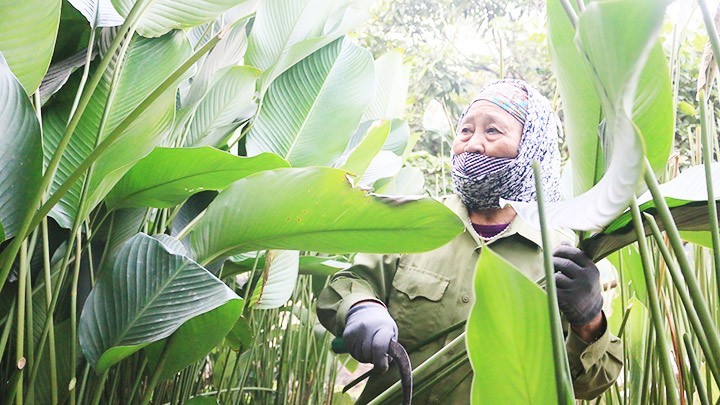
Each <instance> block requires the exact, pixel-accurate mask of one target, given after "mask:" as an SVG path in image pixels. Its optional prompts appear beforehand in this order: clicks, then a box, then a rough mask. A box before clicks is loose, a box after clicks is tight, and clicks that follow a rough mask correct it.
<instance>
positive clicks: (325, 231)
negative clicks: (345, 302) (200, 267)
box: [202, 226, 435, 264]
mask: <svg viewBox="0 0 720 405" xmlns="http://www.w3.org/2000/svg"><path fill="white" fill-rule="evenodd" d="M427 229H435V227H430V226H425V227H417V228H397V227H389V228H349V229H348V228H343V229H329V230H318V231H305V232H297V233H292V234H287V233H285V234H283V235H279V236H274V237H267V238H259V239H253V240H250V241H247V242H244V243H242V245H239V244H236V245H235V246H234V247H231V248H225V249H221V250H219V251H218V252H217V253H216V254H214V255H212V256H208V257H207V258H205V259H204V260H202V264H207V263H210V262H212V261H213V260H215V259H217V258H218V257H220V256H222V255H224V254H225V253H227V252H229V251H232V250H234V249H237V246H243V245H250V244H254V243H257V242H259V241H273V240H277V239H282V238H285V237H288V236H292V237H297V236H304V235H314V234H320V233H337V232H351V233H353V232H364V233H367V232H388V231H395V232H397V231H398V230H404V231H406V232H407V231H423V230H427ZM277 250H292V249H277ZM415 252H416V253H417V252H420V251H415ZM408 253H412V252H408Z"/></svg>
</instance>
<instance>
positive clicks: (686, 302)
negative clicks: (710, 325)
mask: <svg viewBox="0 0 720 405" xmlns="http://www.w3.org/2000/svg"><path fill="white" fill-rule="evenodd" d="M644 217H645V220H646V221H647V222H648V224H649V225H650V229H651V230H652V234H653V236H654V237H655V240H656V241H657V245H658V249H659V250H660V254H661V255H662V256H663V259H665V264H666V265H667V269H668V271H669V272H670V277H671V278H672V281H673V283H674V284H675V289H676V290H677V292H678V295H679V296H680V301H681V302H682V304H683V306H684V307H685V313H686V315H687V317H688V320H689V321H690V325H691V326H692V328H693V330H694V331H695V337H696V338H697V340H698V343H700V348H702V350H703V352H704V353H705V358H706V359H707V363H708V369H710V371H711V372H712V375H713V377H714V378H715V381H716V382H718V383H720V370H719V369H718V367H717V361H716V360H715V359H716V358H717V357H716V355H715V354H714V353H713V351H712V349H711V347H710V345H709V343H708V338H707V335H706V334H705V329H704V327H703V324H702V323H701V322H700V319H699V318H698V314H697V312H696V311H695V308H694V307H693V304H692V298H691V297H690V294H689V293H688V290H687V287H686V286H685V281H684V280H683V277H682V274H681V273H680V270H679V269H678V265H677V261H675V260H674V259H673V258H672V256H671V255H670V249H668V247H667V246H666V245H665V243H663V237H662V234H661V232H660V228H659V227H658V225H657V222H656V221H655V218H653V216H652V215H649V214H644Z"/></svg>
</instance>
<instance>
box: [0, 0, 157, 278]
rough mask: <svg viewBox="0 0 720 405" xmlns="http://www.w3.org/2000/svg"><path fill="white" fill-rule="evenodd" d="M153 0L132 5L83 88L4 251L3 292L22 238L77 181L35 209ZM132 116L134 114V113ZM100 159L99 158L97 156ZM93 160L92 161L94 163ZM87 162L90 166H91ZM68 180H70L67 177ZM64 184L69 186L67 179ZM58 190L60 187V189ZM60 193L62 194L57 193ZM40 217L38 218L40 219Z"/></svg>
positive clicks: (1, 270) (140, 0)
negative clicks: (110, 67)
mask: <svg viewBox="0 0 720 405" xmlns="http://www.w3.org/2000/svg"><path fill="white" fill-rule="evenodd" d="M152 1H153V0H138V1H137V2H136V3H135V5H134V6H133V8H132V10H130V13H129V14H128V16H127V17H126V18H125V23H123V25H122V26H121V27H120V30H119V31H118V33H117V36H116V37H115V39H114V40H113V42H112V44H111V45H110V48H108V52H107V54H106V55H105V57H104V58H102V60H101V61H100V64H99V65H98V68H97V71H95V73H94V74H93V77H92V79H91V80H90V82H89V83H88V86H87V88H85V89H83V96H82V98H81V99H80V101H79V103H78V107H77V111H76V112H75V114H74V115H73V116H72V118H71V119H70V121H69V122H68V125H67V127H66V129H65V133H64V134H63V137H62V139H61V140H60V142H59V143H58V146H57V148H56V149H55V152H54V154H53V157H52V159H51V160H50V163H48V166H47V169H46V171H45V174H44V175H43V177H42V180H41V181H40V186H39V187H38V189H37V193H36V195H35V196H34V197H33V200H32V201H31V202H30V204H29V205H28V209H27V211H26V213H25V216H24V217H23V220H22V222H21V225H20V227H19V229H18V232H17V234H16V235H15V238H14V239H13V241H12V242H11V243H10V245H9V246H8V247H7V248H6V249H5V250H4V251H3V253H2V260H0V261H2V262H3V266H2V268H0V292H2V289H3V287H4V285H5V281H7V277H8V274H10V268H11V266H12V263H13V262H14V261H15V257H16V256H17V253H18V251H19V249H20V244H21V243H22V241H23V240H25V238H26V237H27V235H28V234H29V232H30V230H31V229H33V228H35V227H36V226H37V225H38V223H39V222H40V220H41V219H42V218H43V217H45V216H46V215H47V213H48V212H50V209H51V208H52V207H53V206H54V205H55V204H56V203H57V201H59V200H60V198H61V197H62V195H64V194H65V193H66V192H67V189H69V188H70V187H69V186H72V185H73V184H74V182H75V181H77V178H75V179H74V180H72V182H70V183H69V186H68V187H67V189H66V190H65V191H64V192H62V193H61V194H62V195H60V196H58V198H57V199H56V200H55V201H54V202H53V203H52V204H50V205H49V206H48V207H46V210H45V212H43V210H42V209H41V210H40V211H39V212H37V211H35V209H36V208H37V207H38V206H40V204H41V203H42V200H43V197H44V196H45V191H46V190H47V189H48V187H49V186H50V184H52V181H53V179H54V177H55V172H56V170H57V167H58V165H59V164H60V159H61V158H62V155H63V153H64V152H65V148H67V145H68V144H69V143H70V139H71V137H72V134H73V132H75V128H76V127H77V125H78V123H79V122H80V117H81V116H82V114H83V113H84V112H85V109H86V108H87V106H88V104H89V103H90V98H91V97H92V94H93V93H94V92H95V89H96V88H97V86H98V85H99V84H100V80H101V79H102V76H103V74H104V73H105V70H106V69H107V67H108V65H109V64H110V62H111V61H112V56H113V55H114V54H115V51H116V50H117V48H118V47H119V46H120V41H121V40H122V38H123V37H124V36H125V34H127V33H128V31H129V30H130V28H131V27H134V26H135V24H137V22H138V21H139V19H140V17H141V15H142V13H143V12H144V11H145V9H146V8H147V6H148V5H149V4H150V3H152ZM131 115H132V114H131ZM95 159H97V157H95ZM93 162H94V160H93V161H92V162H89V163H90V164H92V163H93ZM90 164H88V167H89V166H90ZM86 169H87V167H86V168H84V169H83V170H82V171H81V172H80V173H82V172H84V171H85V170H86ZM68 180H69V179H68ZM64 185H68V183H67V182H66V183H65V184H64ZM58 191H59V190H58ZM55 194H59V193H57V192H56V193H55ZM46 205H47V202H46V203H45V204H43V206H42V207H44V206H46ZM42 207H41V208H42ZM38 217H39V218H38Z"/></svg>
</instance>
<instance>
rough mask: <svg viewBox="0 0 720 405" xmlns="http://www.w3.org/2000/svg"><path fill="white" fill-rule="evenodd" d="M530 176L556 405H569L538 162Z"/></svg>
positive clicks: (568, 381)
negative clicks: (540, 237) (548, 324)
mask: <svg viewBox="0 0 720 405" xmlns="http://www.w3.org/2000/svg"><path fill="white" fill-rule="evenodd" d="M532 166H533V175H534V177H535V193H536V194H537V205H538V213H539V214H540V233H541V235H542V243H543V265H544V267H545V291H547V297H548V300H547V302H548V312H549V314H550V335H551V337H552V345H553V359H554V360H555V384H556V387H555V388H556V390H557V397H558V403H568V404H571V403H573V401H574V398H575V394H574V393H573V388H572V379H571V378H570V365H569V363H568V358H567V352H566V351H565V340H564V338H563V332H562V324H561V323H560V309H559V307H558V301H557V288H556V286H555V276H554V273H555V267H554V266H553V262H552V246H551V245H550V229H549V227H548V224H547V217H546V214H545V195H544V194H543V189H542V176H541V174H540V163H539V162H537V161H533V164H532Z"/></svg>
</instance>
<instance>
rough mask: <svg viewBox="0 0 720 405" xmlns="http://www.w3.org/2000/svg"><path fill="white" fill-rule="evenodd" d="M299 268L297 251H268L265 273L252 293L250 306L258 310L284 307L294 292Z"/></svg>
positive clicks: (298, 253)
mask: <svg viewBox="0 0 720 405" xmlns="http://www.w3.org/2000/svg"><path fill="white" fill-rule="evenodd" d="M299 267H300V252H299V251H297V250H269V251H268V252H267V255H266V258H265V271H263V275H262V279H260V282H259V283H258V285H257V287H256V288H255V291H254V292H253V296H252V298H251V300H250V305H251V306H253V307H256V308H258V309H272V308H280V307H281V306H283V305H285V304H286V303H287V301H288V300H289V299H290V297H291V296H292V294H293V292H294V291H295V283H296V282H297V277H298V271H299Z"/></svg>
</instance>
